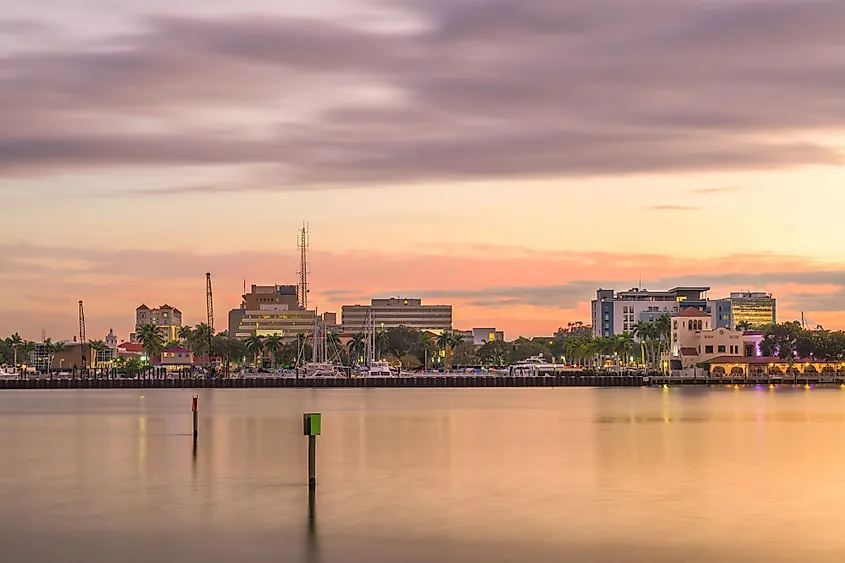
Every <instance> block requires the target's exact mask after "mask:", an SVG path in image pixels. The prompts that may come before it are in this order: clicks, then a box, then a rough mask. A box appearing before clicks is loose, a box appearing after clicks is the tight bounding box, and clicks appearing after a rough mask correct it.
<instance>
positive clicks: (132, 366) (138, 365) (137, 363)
mask: <svg viewBox="0 0 845 563" xmlns="http://www.w3.org/2000/svg"><path fill="white" fill-rule="evenodd" d="M146 366H147V364H146V363H144V362H143V361H141V358H129V359H128V360H126V362H125V363H124V365H123V372H124V373H125V374H126V375H127V376H129V377H133V378H134V377H137V376H138V374H139V373H141V370H142V369H144V368H145V367H146Z"/></svg>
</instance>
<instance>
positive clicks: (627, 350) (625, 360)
mask: <svg viewBox="0 0 845 563" xmlns="http://www.w3.org/2000/svg"><path fill="white" fill-rule="evenodd" d="M636 345H637V343H636V341H635V340H634V335H633V334H631V333H630V332H628V331H627V330H626V331H625V332H623V333H622V334H620V335H618V336H617V337H616V350H617V352H618V354H619V355H620V356H621V361H620V365H623V366H628V365H629V364H630V359H631V356H632V353H633V351H634V347H635V346H636Z"/></svg>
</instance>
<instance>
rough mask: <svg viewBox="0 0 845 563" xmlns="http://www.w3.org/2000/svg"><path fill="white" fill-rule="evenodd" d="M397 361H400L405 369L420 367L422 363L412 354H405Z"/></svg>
mask: <svg viewBox="0 0 845 563" xmlns="http://www.w3.org/2000/svg"><path fill="white" fill-rule="evenodd" d="M399 361H400V362H402V367H403V368H404V369H407V370H415V369H419V368H420V367H422V363H420V360H419V358H417V357H416V356H414V355H413V354H405V355H404V356H402V357H401V358H399Z"/></svg>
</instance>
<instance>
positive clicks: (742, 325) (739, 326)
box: [736, 321, 751, 331]
mask: <svg viewBox="0 0 845 563" xmlns="http://www.w3.org/2000/svg"><path fill="white" fill-rule="evenodd" d="M736 330H742V331H746V330H751V323H750V322H748V321H739V322H738V323H736Z"/></svg>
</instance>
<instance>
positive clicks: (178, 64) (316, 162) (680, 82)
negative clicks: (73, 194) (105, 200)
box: [0, 0, 845, 191]
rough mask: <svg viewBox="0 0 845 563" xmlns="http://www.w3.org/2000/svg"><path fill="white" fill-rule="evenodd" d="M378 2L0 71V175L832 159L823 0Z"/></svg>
mask: <svg viewBox="0 0 845 563" xmlns="http://www.w3.org/2000/svg"><path fill="white" fill-rule="evenodd" d="M385 5H387V6H388V7H390V8H396V7H397V6H398V7H399V8H401V9H402V10H404V13H405V18H406V19H407V20H408V21H411V22H416V23H417V25H406V26H404V27H403V28H401V29H402V30H399V31H397V30H391V31H383V30H381V31H373V30H366V29H361V28H355V27H351V25H350V24H348V23H347V22H345V21H340V20H338V21H330V20H326V19H322V20H317V19H298V18H279V17H262V16H261V15H257V16H253V17H241V18H233V17H229V18H226V19H207V18H206V19H200V18H188V17H181V18H175V17H167V18H165V17H156V18H150V19H148V20H146V21H144V22H141V23H143V25H144V27H143V30H142V31H133V32H124V33H123V34H117V35H111V36H109V37H108V38H106V39H99V40H98V42H97V43H95V44H94V45H84V46H81V47H80V46H77V47H76V48H75V49H65V50H63V51H61V52H58V51H54V52H51V51H40V52H32V51H30V52H26V53H21V54H17V55H16V54H12V55H10V56H8V57H6V58H4V59H0V122H3V123H4V127H3V129H2V131H0V174H3V173H5V174H13V173H14V174H35V175H45V174H50V173H54V172H56V171H59V170H65V169H102V168H114V167H121V166H129V165H146V166H171V165H210V164H234V165H246V166H255V165H261V166H267V165H273V166H277V167H278V171H279V175H278V181H277V182H275V183H274V186H278V187H277V188H276V189H280V190H285V189H303V188H307V187H313V186H320V185H339V186H358V185H361V184H362V183H366V184H369V185H395V184H397V183H403V182H408V183H411V182H417V181H432V180H461V179H488V178H508V177H551V176H582V175H595V174H631V173H640V172H668V171H698V170H735V169H760V168H767V169H768V168H782V167H792V166H799V165H809V164H840V163H841V162H842V154H841V153H840V152H839V151H838V150H837V149H836V148H834V147H830V146H827V145H825V144H823V143H822V142H821V141H820V140H819V139H820V138H821V137H820V135H822V134H824V133H825V132H831V131H836V130H841V129H842V128H843V126H845V100H844V99H843V97H842V96H841V91H842V90H843V88H845V59H843V58H842V57H840V56H838V53H837V51H836V49H835V46H836V45H838V42H839V41H840V36H841V29H842V27H843V25H845V4H843V3H841V2H831V1H825V0H806V1H803V2H794V1H786V0H776V1H772V2H760V1H757V0H729V1H726V2H721V3H719V4H716V5H712V6H711V5H704V4H702V3H701V2H699V1H695V0H647V1H643V2H637V3H636V5H634V4H632V3H630V2H628V1H627V0H596V1H593V2H557V1H555V0H524V1H521V2H512V1H511V0H480V1H474V2H461V3H454V2H445V1H429V0H426V1H422V0H417V1H401V2H386V4H385ZM761 22H763V23H761ZM254 187H255V186H252V185H251V184H249V183H246V184H244V185H243V186H238V188H239V189H253V188H254ZM192 189H193V190H194V191H204V190H207V191H219V190H220V188H219V187H216V186H207V187H206V186H205V185H198V186H194V187H192Z"/></svg>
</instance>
